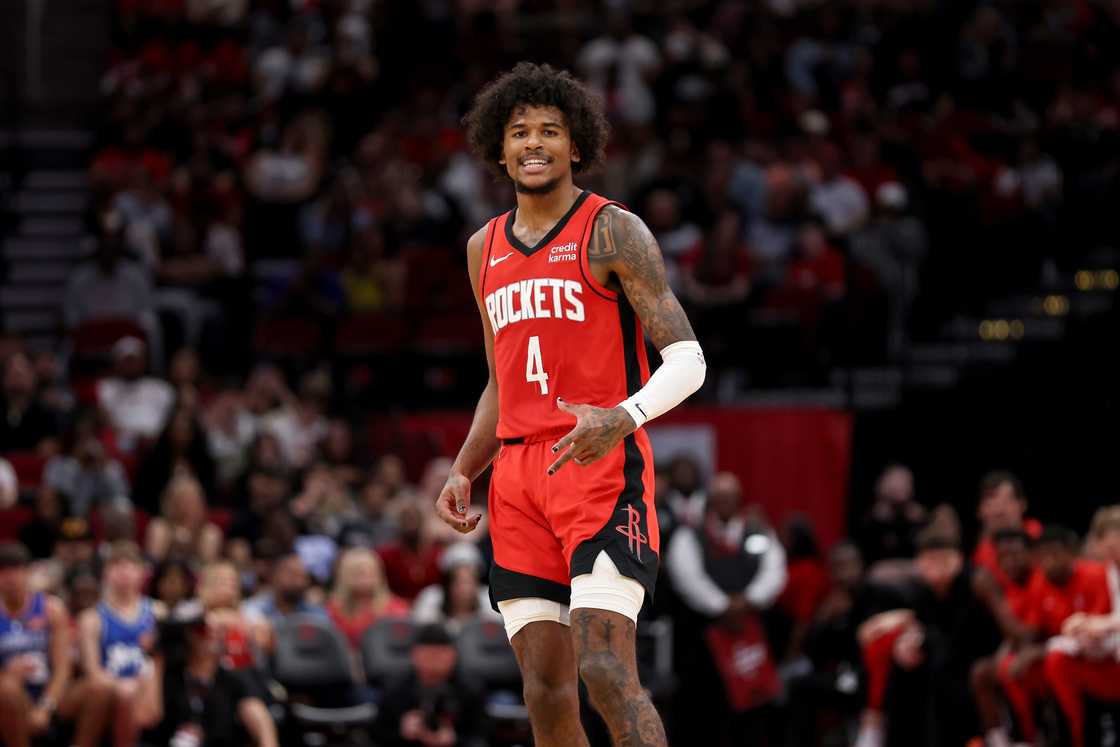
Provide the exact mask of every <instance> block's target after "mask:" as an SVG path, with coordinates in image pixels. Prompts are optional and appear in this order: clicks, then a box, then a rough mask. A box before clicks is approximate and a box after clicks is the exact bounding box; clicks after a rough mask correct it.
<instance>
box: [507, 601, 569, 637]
mask: <svg viewBox="0 0 1120 747" xmlns="http://www.w3.org/2000/svg"><path fill="white" fill-rule="evenodd" d="M498 611H499V612H501V613H502V621H503V622H504V623H505V626H506V637H507V638H509V639H510V640H511V641H512V640H513V637H514V636H515V635H517V632H518V631H519V630H521V629H522V628H524V627H525V626H526V625H528V624H529V623H532V622H555V623H560V624H561V625H568V624H569V621H568V607H567V605H563V604H560V602H554V601H552V600H551V599H541V598H539V597H518V598H517V599H506V600H505V601H502V602H498Z"/></svg>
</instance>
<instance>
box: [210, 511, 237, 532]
mask: <svg viewBox="0 0 1120 747" xmlns="http://www.w3.org/2000/svg"><path fill="white" fill-rule="evenodd" d="M208 513H209V515H208V518H209V519H210V521H211V522H212V523H213V524H216V525H217V527H218V529H221V530H222V534H229V529H230V527H232V526H233V511H230V510H229V509H228V508H212V509H210V511H209V512H208Z"/></svg>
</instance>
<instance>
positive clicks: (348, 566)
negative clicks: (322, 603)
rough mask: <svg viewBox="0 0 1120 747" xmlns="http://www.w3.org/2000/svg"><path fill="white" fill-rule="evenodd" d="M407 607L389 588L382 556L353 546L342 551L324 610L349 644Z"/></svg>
mask: <svg viewBox="0 0 1120 747" xmlns="http://www.w3.org/2000/svg"><path fill="white" fill-rule="evenodd" d="M408 609H409V606H408V603H407V602H406V601H404V600H403V599H401V598H400V597H398V596H396V595H395V594H393V592H392V591H390V590H389V586H388V584H387V583H386V582H385V572H384V570H383V568H382V566H381V560H380V559H379V558H378V557H377V555H376V554H375V553H374V552H372V551H371V550H369V549H366V548H361V547H355V548H351V549H349V550H346V551H344V552H343V553H342V555H341V556H340V557H339V560H338V568H337V569H336V570H335V574H334V589H333V590H332V591H331V596H330V599H329V600H328V601H327V614H328V615H330V618H331V621H332V622H333V623H334V624H335V626H336V627H337V628H338V629H339V630H341V631H342V633H343V634H344V635H345V636H346V640H348V641H350V645H351V646H352V647H354V648H355V649H357V648H358V647H359V646H360V645H361V641H362V635H363V634H364V633H365V631H366V630H367V629H368V628H369V627H370V626H371V625H373V624H374V623H375V622H377V621H378V620H381V619H383V618H386V617H404V616H406V615H407V614H408Z"/></svg>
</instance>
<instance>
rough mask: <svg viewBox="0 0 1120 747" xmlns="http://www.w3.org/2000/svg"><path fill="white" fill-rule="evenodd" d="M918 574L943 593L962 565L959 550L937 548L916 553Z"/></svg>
mask: <svg viewBox="0 0 1120 747" xmlns="http://www.w3.org/2000/svg"><path fill="white" fill-rule="evenodd" d="M915 563H916V565H917V568H918V575H919V576H921V577H922V580H924V581H925V582H926V584H927V585H928V586H929V587H930V588H931V589H933V590H934V591H935V592H937V593H939V594H940V593H944V592H945V591H946V590H947V589H948V588H949V586H950V585H951V584H952V583H953V580H954V579H956V577H957V575H958V574H959V573H960V572H961V568H963V566H964V559H963V558H962V557H961V553H960V551H959V550H953V549H951V548H939V549H936V550H926V551H924V552H922V553H919V554H918V557H917V559H916V561H915Z"/></svg>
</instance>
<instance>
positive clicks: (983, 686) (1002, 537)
mask: <svg viewBox="0 0 1120 747" xmlns="http://www.w3.org/2000/svg"><path fill="white" fill-rule="evenodd" d="M991 541H992V546H993V547H994V548H995V551H996V559H997V562H998V564H999V570H1000V573H1001V577H1002V578H1003V579H1004V581H1003V582H1002V589H1003V594H1004V596H1005V597H1006V599H1007V605H1008V607H1009V608H1010V609H1011V613H1012V614H1013V615H1014V616H1015V618H1016V619H1017V620H1018V621H1019V622H1021V623H1023V624H1024V625H1026V624H1027V622H1028V613H1029V606H1030V603H1031V597H1030V593H1031V582H1032V580H1033V577H1034V575H1035V574H1036V573H1037V572H1038V571H1037V570H1036V569H1035V565H1034V562H1033V559H1032V555H1031V540H1030V539H1029V538H1028V537H1027V535H1026V533H1024V532H1023V531H1022V530H1019V529H1001V530H999V531H998V532H996V533H995V534H993V535H992V537H991ZM1016 643H1019V644H1021V643H1022V642H1005V643H1004V644H1003V645H1002V646H1001V647H1000V650H999V651H997V652H996V653H995V654H994V655H992V656H988V657H984V658H983V659H980V660H979V661H977V662H976V663H975V664H974V665H973V667H972V692H973V697H974V698H975V700H976V713H977V715H978V717H979V719H980V726H981V728H982V730H983V731H982V733H983V735H984V739H986V740H987V743H988V744H989V745H992V747H1007V745H1010V744H1011V737H1010V736H1009V734H1008V730H1007V729H1006V728H1005V727H1004V723H1003V711H1004V705H1003V704H1004V700H1003V697H1002V686H1001V685H1000V681H999V677H1000V662H1001V661H1002V660H1003V659H1004V658H1005V657H1006V655H1007V652H1008V650H1009V648H1010V647H1011V646H1013V645H1015V644H1016Z"/></svg>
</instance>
